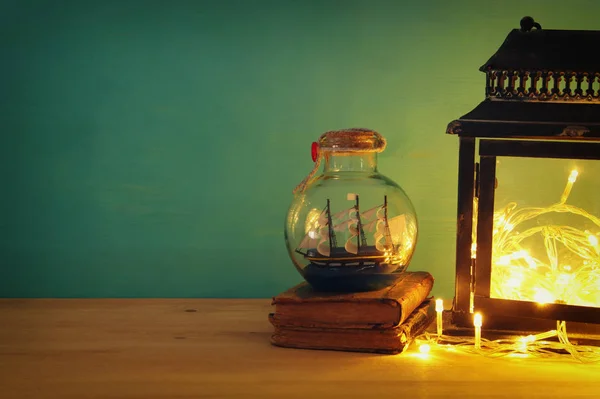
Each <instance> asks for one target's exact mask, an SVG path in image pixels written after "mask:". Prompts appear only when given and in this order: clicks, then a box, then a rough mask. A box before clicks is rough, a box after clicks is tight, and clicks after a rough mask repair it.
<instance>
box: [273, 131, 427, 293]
mask: <svg viewBox="0 0 600 399" xmlns="http://www.w3.org/2000/svg"><path fill="white" fill-rule="evenodd" d="M385 147H386V140H385V138H384V137H383V136H381V135H380V134H379V133H377V132H375V131H373V130H370V129H345V130H338V131H330V132H326V133H324V134H322V135H321V137H320V138H319V140H318V142H316V143H313V160H314V161H315V167H314V169H313V170H312V171H311V173H310V174H309V175H308V176H307V177H306V179H304V180H303V181H302V182H301V183H300V184H299V185H298V186H297V187H296V188H295V190H294V199H293V201H292V203H291V205H290V208H289V210H288V213H287V218H286V223H285V241H286V245H287V249H288V252H289V255H290V258H291V259H292V261H293V263H294V265H295V267H296V269H297V270H298V271H299V272H300V274H301V275H302V276H303V277H304V279H305V280H306V281H307V282H308V283H309V284H310V285H312V286H313V288H315V289H316V290H319V291H332V292H335V291H338V292H340V291H341V292H358V291H369V290H377V289H381V288H383V287H386V286H389V285H391V284H393V283H394V282H395V281H396V280H397V279H398V277H399V276H400V274H401V273H402V272H404V271H405V270H406V269H407V267H408V265H409V263H410V260H411V258H412V256H413V253H414V250H415V245H416V243H417V232H418V223H417V216H416V212H415V209H414V207H413V204H412V203H411V201H410V199H409V198H408V196H407V195H406V194H405V192H404V191H403V190H402V188H400V186H399V185H398V184H396V183H395V182H394V181H392V180H391V179H389V178H388V177H386V176H384V175H382V174H381V173H380V172H379V170H378V168H377V154H378V153H380V152H382V151H383V150H384V149H385ZM321 165H322V166H323V170H322V173H321V174H320V175H317V176H315V175H316V173H317V171H318V170H319V168H320V167H321Z"/></svg>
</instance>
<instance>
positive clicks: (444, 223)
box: [0, 0, 600, 298]
mask: <svg viewBox="0 0 600 399" xmlns="http://www.w3.org/2000/svg"><path fill="white" fill-rule="evenodd" d="M0 4H1V5H0V49H1V61H0V111H1V115H0V120H1V122H2V126H1V142H0V145H1V146H0V166H1V172H0V173H1V176H0V177H1V179H2V181H1V186H0V187H1V190H2V191H1V194H2V195H1V196H0V204H1V210H2V217H1V219H0V226H1V233H0V251H1V252H0V262H1V263H0V296H3V297H269V296H273V295H275V294H277V293H278V292H280V291H282V290H283V289H285V288H287V287H289V286H290V285H292V284H295V283H297V282H299V281H301V277H300V275H299V274H298V273H297V272H296V270H295V269H294V267H293V266H292V263H291V262H290V260H289V259H288V255H287V252H286V249H285V245H284V239H283V224H284V218H285V214H286V211H287V207H288V205H289V203H290V201H291V199H292V189H293V188H294V186H295V185H296V184H297V183H299V182H300V181H301V180H302V178H304V176H305V175H306V174H307V173H308V172H309V171H310V169H311V168H312V161H311V159H310V144H311V142H312V141H314V140H315V139H317V138H318V136H319V135H320V134H321V133H322V132H324V131H327V130H331V129H339V128H343V127H369V128H372V129H375V130H377V131H379V132H380V133H381V134H383V135H384V136H385V137H386V138H387V139H388V149H387V150H386V151H385V152H384V153H383V154H382V155H381V157H380V170H381V171H382V173H384V174H386V175H388V176H389V177H391V178H392V179H394V180H395V181H397V182H398V183H399V184H400V185H401V186H402V187H403V188H404V189H405V190H406V192H407V193H408V195H409V196H410V197H411V199H412V200H413V202H414V205H415V207H416V209H417V212H418V216H419V221H420V237H419V241H418V244H417V251H416V253H415V256H414V258H413V262H412V264H411V266H410V269H411V270H427V271H429V272H431V273H432V274H433V275H434V277H435V279H436V282H435V288H434V293H435V294H436V295H439V296H442V297H445V298H451V297H452V295H453V291H454V248H455V243H454V239H455V214H456V184H457V149H458V145H457V144H458V140H457V138H456V137H452V136H448V135H446V134H445V129H446V125H447V123H448V122H450V121H451V120H453V119H455V118H457V117H459V116H461V115H463V114H465V113H466V112H468V111H469V110H471V109H472V108H473V107H474V106H475V105H476V104H477V103H478V102H479V101H481V100H482V99H483V94H484V76H483V74H482V73H480V72H479V71H478V68H479V66H480V65H481V64H482V63H483V62H485V61H486V60H487V59H488V57H489V56H491V55H492V53H493V52H495V50H496V49H497V48H498V47H499V46H500V44H501V43H502V41H503V40H504V38H505V37H506V35H507V34H508V32H509V31H510V30H511V29H513V28H516V27H518V24H519V20H520V19H521V17H523V16H524V15H532V16H533V17H535V19H536V20H537V21H539V22H540V23H541V24H542V26H543V27H545V28H552V29H600V20H599V19H598V16H599V15H600V2H599V1H595V0H588V1H575V0H571V1H569V2H568V3H567V2H565V1H563V0H561V1H550V0H545V1H542V0H540V1H526V0H521V1H513V0H510V1H509V0H507V1H483V0H477V1H476V0H460V1H459V0H453V1H442V0H440V1H432V0H419V1H400V0H397V1H381V0H380V1H377V0H372V1H350V0H348V1H327V0H320V1H312V0H304V1H286V0H279V1H264V0H253V1H244V0H240V1H232V0H221V1H201V0H197V1H183V0H174V1H153V0H138V1H133V0H120V1H113V0H97V1H91V0H78V1H60V0H54V1H33V0H13V1H1V2H0ZM597 50H598V49H596V50H592V49H590V51H597Z"/></svg>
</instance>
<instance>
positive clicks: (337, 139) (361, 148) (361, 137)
mask: <svg viewBox="0 0 600 399" xmlns="http://www.w3.org/2000/svg"><path fill="white" fill-rule="evenodd" d="M318 143H319V149H320V150H321V151H331V152H336V153H345V152H382V151H383V150H385V147H386V145H387V143H386V140H385V138H384V137H383V136H382V135H380V134H379V133H377V132H376V131H374V130H371V129H364V128H351V129H343V130H332V131H329V132H325V133H323V134H322V135H321V137H320V138H319V141H318Z"/></svg>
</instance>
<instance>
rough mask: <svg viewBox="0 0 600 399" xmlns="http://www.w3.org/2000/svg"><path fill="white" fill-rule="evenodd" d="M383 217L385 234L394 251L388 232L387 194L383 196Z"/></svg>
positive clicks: (390, 235)
mask: <svg viewBox="0 0 600 399" xmlns="http://www.w3.org/2000/svg"><path fill="white" fill-rule="evenodd" d="M383 219H384V220H385V235H386V236H387V237H386V238H387V239H388V240H389V242H390V243H391V244H392V252H396V248H395V247H394V243H393V242H392V234H391V233H390V225H389V223H388V207H387V195H384V196H383Z"/></svg>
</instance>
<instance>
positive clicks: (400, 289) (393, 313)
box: [270, 272, 434, 329]
mask: <svg viewBox="0 0 600 399" xmlns="http://www.w3.org/2000/svg"><path fill="white" fill-rule="evenodd" d="M433 281H434V280H433V276H432V275H431V274H429V273H427V272H406V273H403V275H402V276H401V277H400V279H399V280H398V282H396V284H394V285H393V286H391V287H386V288H384V289H381V290H378V291H369V292H357V293H342V294H340V293H323V292H316V291H314V290H313V289H312V288H311V286H310V285H308V284H307V283H306V282H303V283H301V284H298V285H296V286H295V287H292V288H290V289H289V290H287V291H285V292H283V293H281V294H279V295H277V296H276V297H274V298H273V300H272V305H274V306H275V312H274V313H273V314H272V315H270V318H271V319H273V320H274V321H275V322H276V323H277V325H280V326H290V327H292V326H294V327H306V328H313V327H325V328H328V327H335V328H365V329H373V328H375V329H387V328H392V327H396V326H398V325H400V324H402V323H403V322H404V321H405V320H406V318H407V317H408V315H410V314H411V312H412V311H413V310H415V309H416V308H417V306H419V305H420V304H421V303H422V302H423V301H424V300H425V299H426V298H427V296H428V295H429V293H430V292H431V289H432V287H433Z"/></svg>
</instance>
